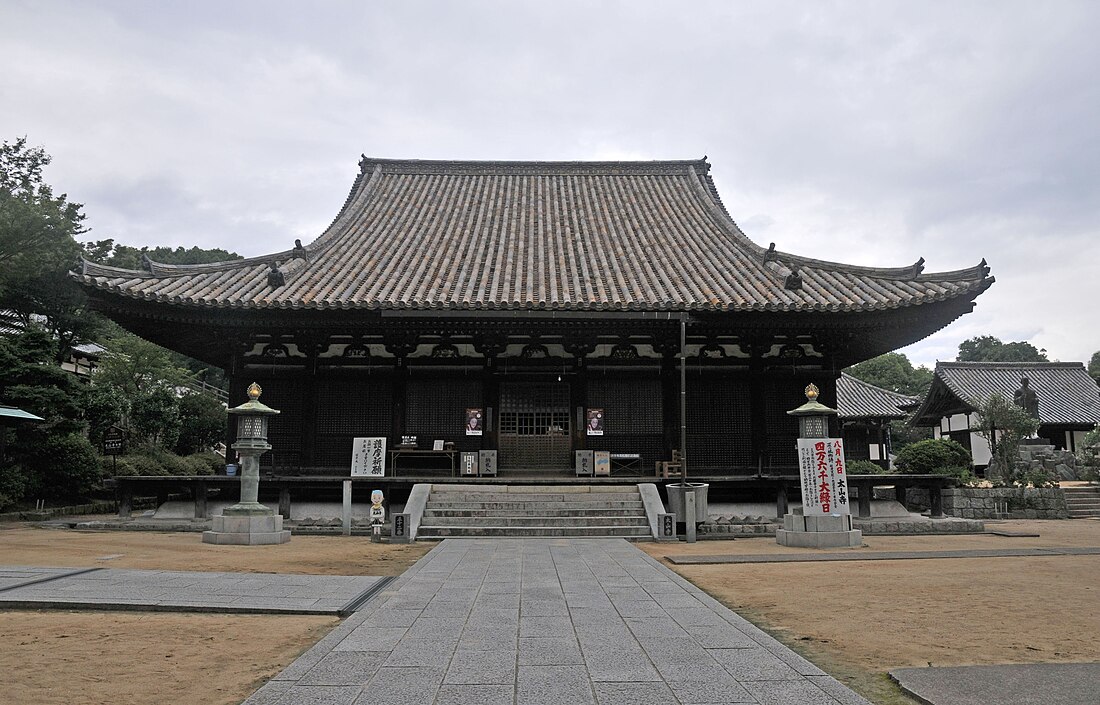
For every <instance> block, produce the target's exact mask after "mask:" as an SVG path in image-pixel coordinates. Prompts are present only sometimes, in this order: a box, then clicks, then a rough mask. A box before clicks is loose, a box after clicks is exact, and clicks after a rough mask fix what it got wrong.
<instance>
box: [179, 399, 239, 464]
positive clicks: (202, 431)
mask: <svg viewBox="0 0 1100 705" xmlns="http://www.w3.org/2000/svg"><path fill="white" fill-rule="evenodd" d="M179 420H180V432H179V439H178V440H177V441H176V452H177V453H179V454H180V455H189V454H191V453H199V452H201V451H206V450H209V449H210V448H213V447H214V446H215V445H217V444H218V443H219V442H221V441H222V440H224V439H225V429H226V421H227V414H226V411H225V405H224V404H222V403H221V402H220V401H218V400H217V399H214V398H213V397H210V396H207V395H206V394H185V395H184V396H183V397H181V398H180V400H179Z"/></svg>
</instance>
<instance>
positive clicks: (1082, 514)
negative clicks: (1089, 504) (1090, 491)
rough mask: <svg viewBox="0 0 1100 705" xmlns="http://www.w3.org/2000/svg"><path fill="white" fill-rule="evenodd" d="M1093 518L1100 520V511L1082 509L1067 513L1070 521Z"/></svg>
mask: <svg viewBox="0 0 1100 705" xmlns="http://www.w3.org/2000/svg"><path fill="white" fill-rule="evenodd" d="M1093 517H1096V518H1100V509H1083V510H1077V511H1071V512H1070V513H1069V518H1070V519H1091V518H1093Z"/></svg>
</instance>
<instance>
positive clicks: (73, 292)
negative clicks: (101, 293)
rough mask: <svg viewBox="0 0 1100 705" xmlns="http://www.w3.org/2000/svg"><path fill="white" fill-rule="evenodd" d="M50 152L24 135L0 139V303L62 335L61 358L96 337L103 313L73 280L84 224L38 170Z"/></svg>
mask: <svg viewBox="0 0 1100 705" xmlns="http://www.w3.org/2000/svg"><path fill="white" fill-rule="evenodd" d="M49 163H50V156H49V155H48V154H46V152H45V151H44V150H43V149H42V148H41V147H29V146H28V145H27V140H26V138H25V137H24V138H20V139H18V140H16V141H15V142H14V143H8V142H4V143H3V144H2V145H0V309H4V310H5V311H7V312H8V313H9V315H10V316H11V317H12V318H13V319H14V320H15V321H16V322H18V323H19V324H21V325H22V326H23V327H26V326H27V325H29V324H30V323H31V321H43V322H44V324H45V326H46V327H47V328H48V329H49V331H50V332H51V333H52V334H53V336H54V338H55V339H56V340H57V342H58V343H59V344H58V346H57V350H56V353H55V358H54V359H55V361H56V362H60V361H61V360H62V359H64V357H65V355H66V354H67V353H68V351H69V348H70V347H71V346H72V345H74V344H75V343H77V342H82V341H87V340H91V339H93V336H94V334H95V331H96V330H97V329H98V326H99V324H100V319H99V317H98V316H96V315H94V314H93V313H92V312H91V311H89V310H88V307H87V298H86V297H85V296H84V293H83V292H82V291H80V289H79V287H78V286H77V285H76V284H75V283H74V282H73V281H72V280H70V278H69V276H68V272H69V270H70V269H71V268H72V267H74V266H75V265H76V263H77V260H78V258H79V256H80V251H81V249H80V245H79V244H78V243H77V241H76V239H75V238H76V237H77V236H79V235H81V234H83V233H84V232H86V230H85V228H84V226H83V221H84V214H83V212H82V211H81V209H82V206H81V205H80V204H79V203H71V202H70V201H69V200H68V198H67V196H66V195H64V194H62V195H60V196H55V195H54V193H53V189H52V188H51V187H50V186H49V184H47V183H45V181H44V180H43V177H42V172H43V169H44V168H45V167H46V166H47V165H48V164H49Z"/></svg>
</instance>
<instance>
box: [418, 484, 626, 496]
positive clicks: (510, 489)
mask: <svg viewBox="0 0 1100 705" xmlns="http://www.w3.org/2000/svg"><path fill="white" fill-rule="evenodd" d="M637 491H638V486H637V485H633V484H630V485H471V484H468V483H461V482H456V483H450V484H440V483H437V484H434V485H432V492H440V493H443V492H501V493H519V494H560V493H562V492H568V493H569V494H589V493H597V492H637Z"/></svg>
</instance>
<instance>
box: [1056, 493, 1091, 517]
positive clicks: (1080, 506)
mask: <svg viewBox="0 0 1100 705" xmlns="http://www.w3.org/2000/svg"><path fill="white" fill-rule="evenodd" d="M1062 491H1063V492H1065V493H1066V509H1067V510H1069V518H1070V519H1088V518H1091V517H1100V487H1063V488H1062Z"/></svg>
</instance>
